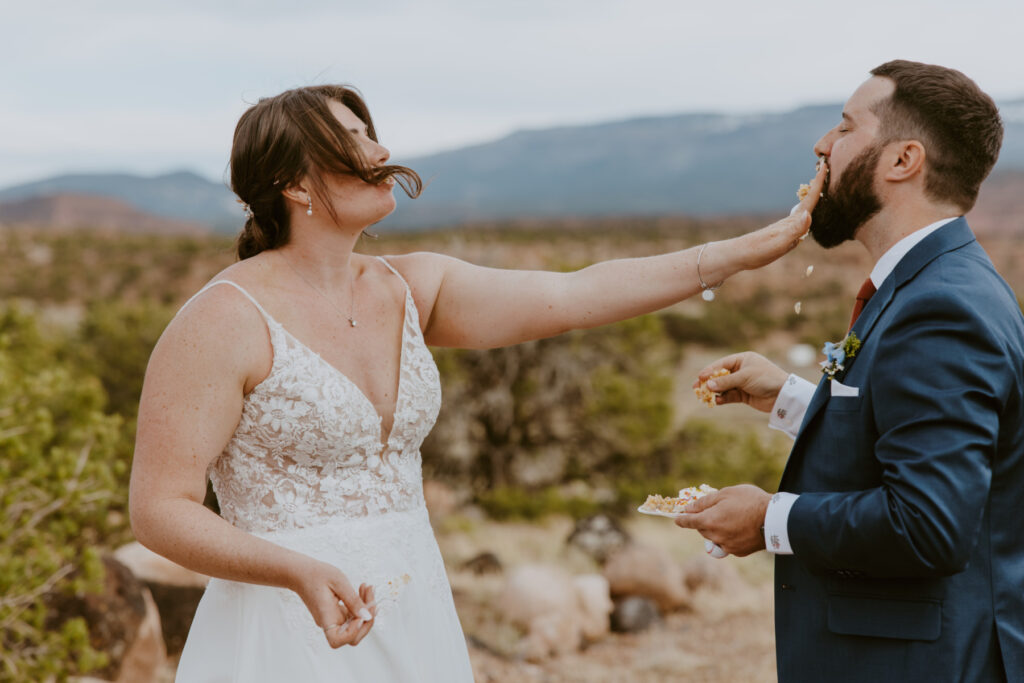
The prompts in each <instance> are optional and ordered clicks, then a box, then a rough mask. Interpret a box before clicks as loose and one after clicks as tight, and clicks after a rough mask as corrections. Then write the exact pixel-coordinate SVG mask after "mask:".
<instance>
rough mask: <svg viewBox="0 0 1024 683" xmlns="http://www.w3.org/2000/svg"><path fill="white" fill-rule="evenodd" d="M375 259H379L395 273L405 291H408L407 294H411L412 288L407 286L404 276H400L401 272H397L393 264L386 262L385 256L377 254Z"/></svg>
mask: <svg viewBox="0 0 1024 683" xmlns="http://www.w3.org/2000/svg"><path fill="white" fill-rule="evenodd" d="M377 260H378V261H380V262H381V263H383V264H384V265H385V266H386V267H387V269H388V270H390V271H391V272H392V273H394V274H395V275H397V276H398V279H399V280H401V281H402V284H403V285H405V291H406V292H408V293H409V294H412V288H411V287H410V286H409V283H408V282H406V280H405V278H404V277H402V274H401V273H399V272H398V270H397V269H395V267H394V266H393V265H391V264H390V263H388V260H387V259H386V258H384V257H383V256H378V257H377Z"/></svg>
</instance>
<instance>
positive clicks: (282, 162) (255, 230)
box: [231, 85, 423, 259]
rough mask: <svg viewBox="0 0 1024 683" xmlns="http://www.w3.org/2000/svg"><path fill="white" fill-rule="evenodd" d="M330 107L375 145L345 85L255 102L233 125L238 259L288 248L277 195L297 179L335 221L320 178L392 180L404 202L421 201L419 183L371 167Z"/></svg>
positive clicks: (406, 174)
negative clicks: (352, 118) (241, 213)
mask: <svg viewBox="0 0 1024 683" xmlns="http://www.w3.org/2000/svg"><path fill="white" fill-rule="evenodd" d="M331 100H334V101H337V102H340V103H341V104H343V105H345V106H346V107H348V108H349V109H351V110H352V113H353V114H355V115H356V116H357V117H359V119H360V120H361V121H362V122H363V123H365V124H366V128H367V132H368V134H369V136H370V138H372V139H373V140H374V141H376V140H377V132H376V130H375V129H374V127H373V120H372V119H371V118H370V111H369V109H367V107H366V104H365V103H364V102H363V98H362V97H360V95H359V93H358V92H357V91H356V90H355V89H354V88H352V87H349V86H344V85H315V86H310V87H306V88H295V89H293V90H286V91H285V92H283V93H281V94H280V95H277V96H275V97H266V98H263V99H261V100H259V101H258V102H257V103H256V104H254V105H253V106H251V107H249V109H248V110H246V112H245V113H244V114H242V118H240V119H239V120H238V125H237V126H236V127H235V137H234V141H233V143H232V145H231V189H232V190H234V192H235V194H237V195H238V198H239V199H241V200H242V201H243V202H244V203H245V204H246V206H248V208H249V212H248V218H247V220H246V221H245V227H244V228H243V229H242V232H241V234H240V235H239V236H238V241H237V250H238V258H239V259H246V258H249V257H250V256H255V255H256V254H258V253H260V252H261V251H263V250H265V249H275V248H277V247H280V246H283V245H285V244H287V243H288V240H289V237H290V234H291V227H290V225H289V222H288V209H287V205H286V204H285V198H284V196H283V195H282V191H283V190H285V189H286V188H288V187H290V186H292V185H294V184H296V183H298V182H299V180H300V179H301V178H302V177H303V176H306V177H307V179H308V181H309V183H310V184H311V185H313V187H312V188H310V190H311V192H312V193H313V194H314V196H316V197H317V198H318V199H320V200H321V201H318V202H317V203H318V204H320V205H322V206H324V207H325V208H326V210H327V211H328V212H329V214H330V216H331V218H333V219H334V220H337V215H336V214H335V213H334V209H333V207H332V206H331V202H328V201H322V200H323V197H325V196H326V187H325V184H324V181H323V176H324V175H328V174H333V173H345V174H350V175H355V176H358V177H359V178H361V179H362V180H363V181H364V182H367V183H371V184H374V185H377V184H380V183H382V182H384V180H386V179H387V178H389V177H392V176H394V178H395V180H396V181H397V182H398V183H399V184H400V185H401V186H402V189H403V190H405V193H406V194H407V195H409V196H410V197H417V196H419V194H420V191H421V190H422V189H423V182H422V181H421V180H420V177H419V175H417V174H416V172H415V171H413V170H412V169H411V168H406V167H405V166H395V165H389V166H373V165H371V163H370V162H369V160H367V159H366V157H365V156H364V155H363V153H362V151H361V149H360V147H359V143H358V141H357V140H356V139H355V138H354V137H353V135H352V133H350V132H349V131H348V130H346V129H345V127H344V126H342V125H341V123H340V122H339V121H338V119H336V118H335V117H334V114H333V113H331V110H330V108H329V105H330V102H331Z"/></svg>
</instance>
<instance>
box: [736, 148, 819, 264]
mask: <svg viewBox="0 0 1024 683" xmlns="http://www.w3.org/2000/svg"><path fill="white" fill-rule="evenodd" d="M827 177H828V164H827V163H826V162H824V161H823V162H822V163H820V164H818V172H817V173H815V175H814V180H812V181H811V183H810V189H809V190H808V192H807V194H806V195H805V196H804V198H803V199H801V200H800V203H799V204H797V205H796V206H795V207H793V211H792V212H791V213H790V215H789V216H787V217H785V218H783V219H782V220H780V221H776V222H775V223H772V224H771V225H769V226H767V227H764V228H761V229H760V230H756V231H754V232H751V233H748V234H746V235H743V236H742V237H737V238H736V242H737V243H738V244H737V245H736V247H737V249H739V253H740V254H741V255H742V261H741V263H742V267H743V269H744V270H752V269H754V268H760V267H761V266H766V265H768V264H769V263H771V262H772V261H774V260H775V259H777V258H779V257H781V256H783V255H784V254H786V253H787V252H789V251H790V250H791V249H793V248H794V247H796V245H798V244H800V240H801V239H803V237H804V236H805V235H806V234H807V231H808V230H809V229H810V227H811V212H812V211H813V210H814V207H815V205H817V203H818V199H819V197H820V196H821V191H822V188H823V187H825V179H826V178H827Z"/></svg>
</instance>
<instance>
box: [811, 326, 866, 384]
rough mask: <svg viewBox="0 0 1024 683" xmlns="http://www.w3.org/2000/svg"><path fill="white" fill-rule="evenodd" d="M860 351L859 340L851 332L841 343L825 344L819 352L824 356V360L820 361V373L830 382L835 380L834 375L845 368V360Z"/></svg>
mask: <svg viewBox="0 0 1024 683" xmlns="http://www.w3.org/2000/svg"><path fill="white" fill-rule="evenodd" d="M858 351H860V339H857V335H855V334H854V333H853V332H851V333H850V334H848V335H846V338H845V339H843V340H842V341H841V342H825V347H824V348H823V349H822V350H821V352H822V353H824V354H825V360H823V361H821V371H822V372H823V373H824V374H825V376H826V377H828V378H829V379H830V380H832V379H835V377H836V374H838V373H840V372H842V371H843V370H844V368H845V366H844V365H843V363H845V362H846V359H847V358H853V357H854V356H856V355H857V352H858Z"/></svg>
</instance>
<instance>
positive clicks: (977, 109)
mask: <svg viewBox="0 0 1024 683" xmlns="http://www.w3.org/2000/svg"><path fill="white" fill-rule="evenodd" d="M871 75H873V76H881V77H884V78H888V79H890V80H891V81H893V83H894V84H895V86H896V87H895V89H894V90H893V92H892V95H890V96H889V97H888V98H886V99H884V100H882V101H880V102H879V103H878V104H877V105H876V107H875V109H874V113H875V114H876V115H877V116H878V118H879V121H880V129H879V138H880V141H881V142H882V143H886V142H891V141H893V140H918V141H919V142H920V143H921V144H923V145H924V148H925V164H926V166H925V192H927V193H928V195H929V196H930V197H931V198H932V199H934V200H937V201H947V202H952V203H954V204H956V205H957V206H959V207H960V208H961V209H962V210H963V211H964V213H966V212H967V211H969V210H970V209H971V207H973V206H974V202H975V200H976V199H977V198H978V189H979V188H980V187H981V181H983V180H984V179H985V177H986V176H987V175H988V173H989V171H991V170H992V167H993V166H994V165H995V163H996V159H997V158H998V157H999V148H1000V146H1001V145H1002V142H1003V123H1002V121H1001V120H1000V118H999V110H998V109H997V108H996V104H995V102H993V101H992V98H991V97H989V96H988V95H986V94H985V93H984V92H983V91H982V89H981V88H979V87H978V85H977V83H975V82H974V81H972V80H971V79H970V78H968V77H967V76H965V75H964V74H962V73H960V72H959V71H957V70H955V69H948V68H946V67H943V66H936V65H934V64H921V63H920V62H910V61H906V60H902V59H897V60H893V61H891V62H886V63H885V64H882V65H880V66H878V67H875V68H874V69H872V70H871Z"/></svg>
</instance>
